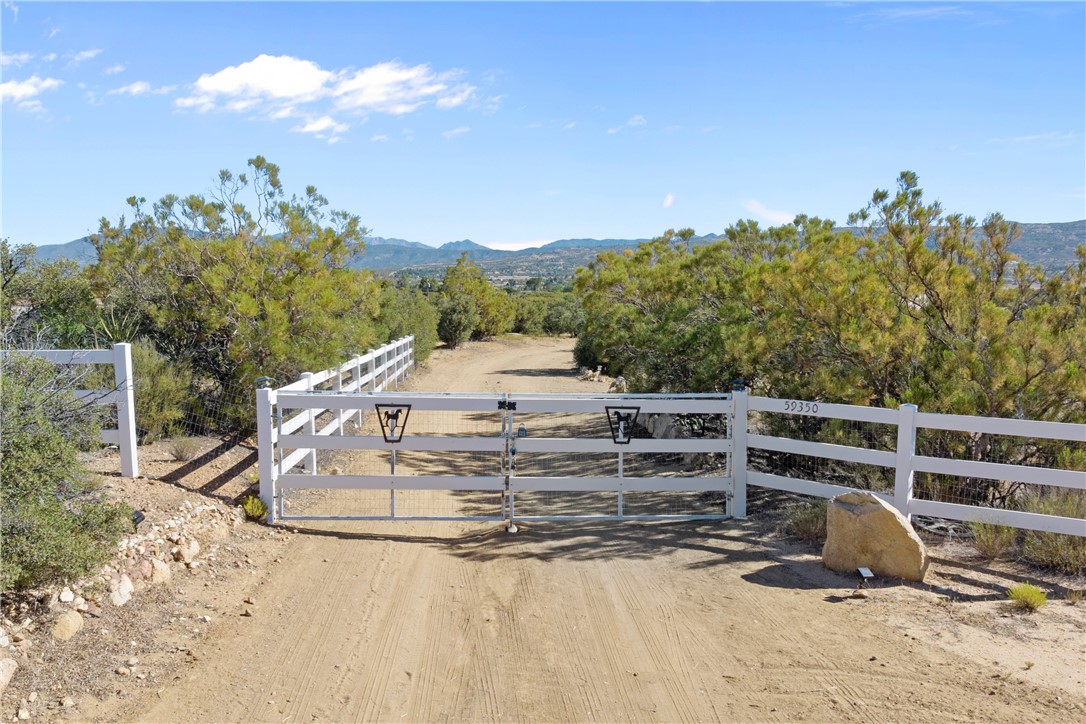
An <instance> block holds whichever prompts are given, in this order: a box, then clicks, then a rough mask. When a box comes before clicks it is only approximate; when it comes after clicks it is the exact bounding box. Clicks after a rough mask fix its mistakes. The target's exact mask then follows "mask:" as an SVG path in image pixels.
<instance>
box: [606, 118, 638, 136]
mask: <svg viewBox="0 0 1086 724" xmlns="http://www.w3.org/2000/svg"><path fill="white" fill-rule="evenodd" d="M646 123H648V121H646V120H645V117H644V116H642V115H640V114H639V115H636V116H633V117H632V118H630V120H628V121H626V122H625V123H623V124H621V125H618V126H615V127H614V128H608V129H607V132H608V133H609V134H612V135H613V134H615V133H618V132H619V131H621V130H622V129H623V128H637V127H638V126H643V125H645V124H646Z"/></svg>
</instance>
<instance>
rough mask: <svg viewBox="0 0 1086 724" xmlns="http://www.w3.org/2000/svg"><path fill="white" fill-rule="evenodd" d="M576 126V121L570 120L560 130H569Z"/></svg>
mask: <svg viewBox="0 0 1086 724" xmlns="http://www.w3.org/2000/svg"><path fill="white" fill-rule="evenodd" d="M576 127H577V121H570V122H569V123H567V124H565V125H564V126H562V130H563V131H571V130H573V129H574V128H576Z"/></svg>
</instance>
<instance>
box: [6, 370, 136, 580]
mask: <svg viewBox="0 0 1086 724" xmlns="http://www.w3.org/2000/svg"><path fill="white" fill-rule="evenodd" d="M69 375H70V372H69V371H66V370H65V369H64V368H59V367H55V366H53V365H51V364H49V363H48V362H45V361H43V360H39V359H34V358H30V357H26V356H21V355H11V356H8V357H7V358H5V359H4V360H3V361H2V362H0V377H2V379H3V385H2V387H0V428H2V429H0V540H2V541H3V556H0V590H2V591H9V590H21V589H26V588H33V587H36V586H41V585H45V584H49V583H54V582H59V581H62V580H68V579H74V578H79V577H82V576H85V575H87V574H88V573H90V572H91V571H92V570H94V569H95V568H96V567H97V566H99V565H101V563H102V562H103V561H105V560H106V559H107V558H108V557H109V554H110V551H111V550H112V548H113V546H114V545H115V544H116V542H117V540H118V539H119V538H120V536H121V535H122V534H123V533H124V532H125V531H126V530H128V529H129V528H130V526H131V522H130V516H131V510H129V509H127V508H125V507H124V506H121V505H117V504H112V503H108V502H105V501H104V500H103V499H102V497H101V495H100V494H99V493H98V491H97V490H96V489H95V485H94V480H93V478H92V477H91V475H90V474H89V473H88V471H87V470H86V468H85V467H84V466H83V464H82V463H81V462H80V461H79V458H78V456H77V453H78V451H79V449H80V447H86V446H88V445H90V444H91V443H93V442H94V441H95V440H96V439H97V423H96V418H95V416H94V409H93V408H92V407H90V408H89V407H87V406H86V405H83V404H80V403H79V402H77V401H76V400H75V398H74V397H73V396H72V395H71V393H65V392H58V391H57V390H58V389H64V388H66V387H68V386H69V383H70V382H71V380H69V379H67V377H68V376H69Z"/></svg>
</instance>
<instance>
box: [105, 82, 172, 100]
mask: <svg viewBox="0 0 1086 724" xmlns="http://www.w3.org/2000/svg"><path fill="white" fill-rule="evenodd" d="M174 88H175V86H172V85H164V86H159V87H158V88H155V87H153V86H152V85H151V84H150V83H148V82H147V81H145V80H138V81H136V82H135V83H129V84H128V85H122V86H121V87H120V88H114V89H113V90H111V91H107V92H106V95H107V96H120V95H129V96H141V95H144V94H145V93H154V94H155V95H163V94H164V93H169V92H171V91H173V90H174Z"/></svg>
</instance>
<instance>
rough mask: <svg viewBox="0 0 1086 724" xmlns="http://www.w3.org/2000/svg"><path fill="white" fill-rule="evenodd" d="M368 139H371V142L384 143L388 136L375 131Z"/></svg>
mask: <svg viewBox="0 0 1086 724" xmlns="http://www.w3.org/2000/svg"><path fill="white" fill-rule="evenodd" d="M370 141H372V142H373V143H385V142H386V141H388V136H386V135H385V134H383V133H375V134H373V135H372V136H370Z"/></svg>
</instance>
